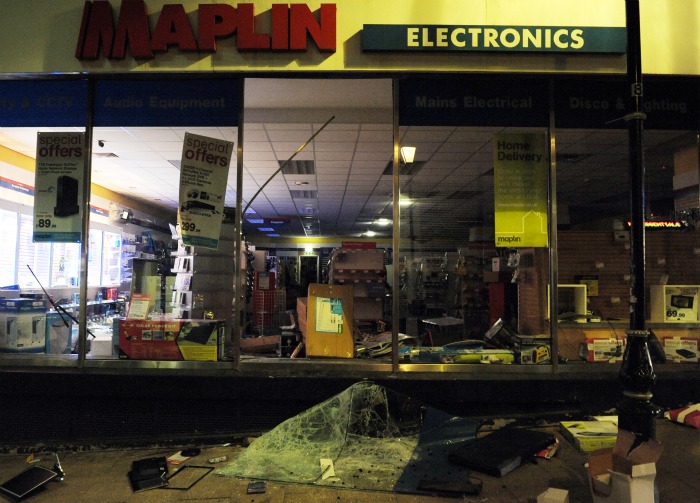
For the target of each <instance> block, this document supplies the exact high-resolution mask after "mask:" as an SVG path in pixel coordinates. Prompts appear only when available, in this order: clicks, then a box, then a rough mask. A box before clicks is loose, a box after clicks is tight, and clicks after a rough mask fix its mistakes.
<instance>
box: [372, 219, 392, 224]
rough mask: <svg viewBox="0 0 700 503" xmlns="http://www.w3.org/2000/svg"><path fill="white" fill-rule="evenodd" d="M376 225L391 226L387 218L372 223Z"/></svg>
mask: <svg viewBox="0 0 700 503" xmlns="http://www.w3.org/2000/svg"><path fill="white" fill-rule="evenodd" d="M374 223H375V224H377V225H391V220H389V219H388V218H380V219H379V220H377V221H375V222H374Z"/></svg>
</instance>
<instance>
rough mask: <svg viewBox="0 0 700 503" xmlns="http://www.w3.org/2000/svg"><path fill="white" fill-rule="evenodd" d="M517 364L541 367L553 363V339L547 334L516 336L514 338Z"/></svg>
mask: <svg viewBox="0 0 700 503" xmlns="http://www.w3.org/2000/svg"><path fill="white" fill-rule="evenodd" d="M513 351H514V353H515V361H516V363H520V364H523V365H539V364H543V363H552V338H551V337H549V336H548V335H546V334H538V335H520V334H518V335H516V336H514V337H513Z"/></svg>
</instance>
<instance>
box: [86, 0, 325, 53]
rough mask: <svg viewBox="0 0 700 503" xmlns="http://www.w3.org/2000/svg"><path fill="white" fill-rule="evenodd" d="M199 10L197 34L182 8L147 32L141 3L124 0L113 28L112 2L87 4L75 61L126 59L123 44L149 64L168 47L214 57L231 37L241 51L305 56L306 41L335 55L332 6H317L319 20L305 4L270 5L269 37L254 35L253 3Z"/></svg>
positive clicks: (164, 14)
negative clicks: (290, 53)
mask: <svg viewBox="0 0 700 503" xmlns="http://www.w3.org/2000/svg"><path fill="white" fill-rule="evenodd" d="M198 7H199V8H198V11H197V15H196V17H197V26H198V33H197V34H195V31H194V30H193V29H192V26H191V24H190V20H189V18H188V15H187V13H186V12H185V8H184V6H183V5H182V4H166V5H164V6H163V9H162V10H161V12H160V14H159V15H158V20H157V21H156V24H155V27H154V29H153V32H151V29H150V26H149V22H148V13H147V12H146V4H145V2H144V1H143V0H124V1H123V2H122V5H121V7H120V9H119V16H118V18H117V20H116V23H115V21H114V14H113V10H112V5H111V4H110V2H108V1H106V0H97V1H92V2H90V1H88V2H85V7H84V8H83V20H82V23H81V25H80V34H79V37H78V43H77V46H76V49H75V57H76V58H78V59H80V60H95V59H98V58H99V57H100V49H101V51H102V55H103V56H104V57H105V58H107V59H124V58H125V57H126V53H127V51H126V47H127V42H128V46H129V50H130V52H131V55H132V56H133V57H134V58H136V59H151V58H153V57H154V54H155V53H158V52H166V51H167V50H168V48H170V47H177V48H179V49H180V50H181V51H185V52H210V53H213V52H216V49H217V47H216V45H217V40H219V39H225V38H230V37H232V36H233V35H234V34H235V35H236V41H235V45H236V47H237V48H238V50H241V51H305V50H306V49H307V46H308V41H307V40H308V38H311V39H312V40H313V41H314V43H315V44H316V46H317V47H318V49H319V50H320V51H329V52H334V51H335V50H336V6H335V4H321V8H320V9H319V13H318V19H316V16H315V15H314V13H313V12H311V9H310V8H309V6H308V5H306V4H291V5H287V4H272V8H271V9H270V25H269V33H257V32H256V27H255V5H254V4H252V3H239V4H238V5H237V6H236V7H234V6H232V5H229V4H222V3H213V4H200V5H199V6H198ZM307 35H308V37H307Z"/></svg>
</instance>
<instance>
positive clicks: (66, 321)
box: [46, 313, 78, 355]
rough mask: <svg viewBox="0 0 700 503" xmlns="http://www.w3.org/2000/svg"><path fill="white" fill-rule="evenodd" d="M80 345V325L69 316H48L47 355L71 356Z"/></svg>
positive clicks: (51, 314)
mask: <svg viewBox="0 0 700 503" xmlns="http://www.w3.org/2000/svg"><path fill="white" fill-rule="evenodd" d="M77 343H78V324H77V323H73V319H72V318H71V317H70V316H69V315H68V314H65V313H63V314H59V313H47V314H46V353H47V354H55V355H57V354H70V353H71V352H72V350H73V348H74V347H75V346H76V344H77Z"/></svg>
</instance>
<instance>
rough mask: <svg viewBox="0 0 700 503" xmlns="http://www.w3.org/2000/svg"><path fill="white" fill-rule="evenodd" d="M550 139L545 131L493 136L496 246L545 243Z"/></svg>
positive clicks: (526, 245)
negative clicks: (547, 138)
mask: <svg viewBox="0 0 700 503" xmlns="http://www.w3.org/2000/svg"><path fill="white" fill-rule="evenodd" d="M547 166H548V156H547V143H546V137H545V135H544V134H543V133H503V134H497V135H495V136H494V198H495V199H494V209H495V213H496V215H495V216H496V218H495V238H496V246H497V247H507V248H523V247H536V248H542V247H546V246H547V244H548V236H547V226H548V223H547V186H548V184H547V180H548V175H547Z"/></svg>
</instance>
